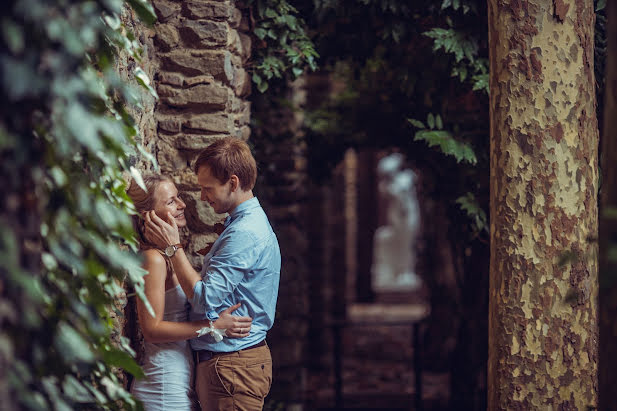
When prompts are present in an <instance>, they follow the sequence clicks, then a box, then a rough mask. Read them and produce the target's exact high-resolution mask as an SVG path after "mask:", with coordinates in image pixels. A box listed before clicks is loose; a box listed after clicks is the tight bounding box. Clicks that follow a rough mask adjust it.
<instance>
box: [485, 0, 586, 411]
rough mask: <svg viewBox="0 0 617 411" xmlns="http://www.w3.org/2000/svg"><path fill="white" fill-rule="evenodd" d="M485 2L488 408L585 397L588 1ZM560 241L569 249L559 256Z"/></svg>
mask: <svg viewBox="0 0 617 411" xmlns="http://www.w3.org/2000/svg"><path fill="white" fill-rule="evenodd" d="M488 3H489V50H490V51H489V57H490V73H491V74H490V90H491V102H490V119H491V261H490V275H491V278H490V295H489V299H490V303H489V361H488V384H489V386H488V392H489V393H488V408H489V409H492V410H494V409H504V410H505V409H507V410H519V409H520V410H528V409H555V410H556V409H559V410H562V409H563V410H569V409H572V410H574V409H579V410H580V409H586V408H587V407H595V406H596V405H597V393H598V388H597V386H598V383H597V363H598V320H597V317H598V314H597V295H598V285H597V284H598V278H597V272H598V265H597V261H596V255H597V244H596V243H595V241H590V240H589V239H590V238H594V239H595V238H596V237H597V229H598V213H597V191H598V164H597V155H598V153H597V148H598V127H597V120H596V115H595V108H596V102H595V92H594V74H593V73H594V72H593V26H594V25H593V23H594V12H593V2H592V1H590V0H587V1H583V0H580V1H579V0H574V1H572V0H570V1H568V0H565V1H564V0H554V1H553V2H550V3H549V2H544V1H539V0H536V1H534V0H515V1H508V2H506V1H504V0H489V2H488ZM565 253H570V254H571V255H572V256H573V259H572V260H571V261H570V262H569V263H566V264H565V265H563V264H559V260H560V258H561V257H562V256H563V255H564V254H565Z"/></svg>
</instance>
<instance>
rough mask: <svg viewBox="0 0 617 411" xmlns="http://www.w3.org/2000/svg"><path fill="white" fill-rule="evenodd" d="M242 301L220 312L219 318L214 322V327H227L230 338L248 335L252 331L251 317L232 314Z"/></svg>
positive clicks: (226, 332)
mask: <svg viewBox="0 0 617 411" xmlns="http://www.w3.org/2000/svg"><path fill="white" fill-rule="evenodd" d="M241 305H242V303H238V304H236V305H232V306H231V307H229V308H228V309H226V310H224V311H221V312H220V313H219V318H218V319H217V320H216V321H215V322H214V328H219V329H226V331H225V335H227V337H230V338H244V337H248V335H249V334H250V331H251V324H252V323H253V319H252V318H251V317H239V316H235V315H231V313H232V312H234V311H236V310H237V309H238V308H240V306H241Z"/></svg>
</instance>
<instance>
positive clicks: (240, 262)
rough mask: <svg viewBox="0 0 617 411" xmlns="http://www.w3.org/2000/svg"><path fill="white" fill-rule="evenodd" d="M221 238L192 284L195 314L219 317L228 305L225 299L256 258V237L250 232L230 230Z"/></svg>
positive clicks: (213, 318)
mask: <svg viewBox="0 0 617 411" xmlns="http://www.w3.org/2000/svg"><path fill="white" fill-rule="evenodd" d="M220 240H221V244H220V247H218V249H217V251H216V253H215V254H214V255H212V257H211V258H210V261H209V263H208V265H207V267H204V268H205V273H204V274H203V275H202V280H201V281H198V282H197V283H196V284H195V287H194V289H193V298H192V299H191V301H190V303H191V305H192V309H193V311H194V312H195V313H198V314H204V315H205V316H206V318H208V319H210V320H216V319H217V318H218V314H217V312H218V311H219V310H220V309H221V308H223V306H225V308H227V307H229V304H228V302H229V300H228V298H229V297H230V296H231V295H232V294H233V292H234V291H235V290H236V288H237V287H238V284H240V282H241V281H242V279H243V278H244V277H245V275H247V273H249V271H250V270H251V267H253V265H254V264H255V260H256V257H257V256H256V253H255V249H256V247H255V240H254V239H253V238H252V237H251V235H250V233H247V232H242V231H239V232H235V231H230V232H227V233H225V236H224V237H223V238H220ZM226 300H227V301H226ZM226 302H227V304H225V303H226ZM235 303H237V302H234V304H235Z"/></svg>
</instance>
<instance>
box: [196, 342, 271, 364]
mask: <svg viewBox="0 0 617 411" xmlns="http://www.w3.org/2000/svg"><path fill="white" fill-rule="evenodd" d="M264 345H266V340H261V341H260V342H258V343H257V344H255V345H251V346H250V347H247V348H243V349H241V350H240V351H247V350H252V349H253V348H258V347H263V346H264ZM235 352H239V351H231V352H215V351H208V350H199V351H195V354H196V356H197V364H199V363H200V362H203V361H208V360H211V359H212V358H214V357H217V356H220V355H225V354H233V353H235Z"/></svg>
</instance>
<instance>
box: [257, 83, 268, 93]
mask: <svg viewBox="0 0 617 411" xmlns="http://www.w3.org/2000/svg"><path fill="white" fill-rule="evenodd" d="M257 90H259V92H260V93H264V92H265V91H266V90H268V83H267V82H265V81H264V82H261V83H259V84H258V85H257Z"/></svg>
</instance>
